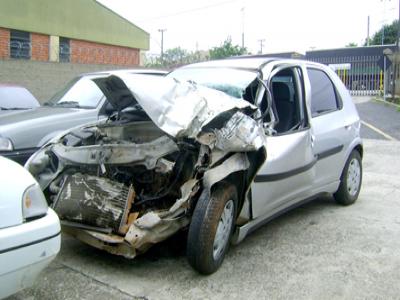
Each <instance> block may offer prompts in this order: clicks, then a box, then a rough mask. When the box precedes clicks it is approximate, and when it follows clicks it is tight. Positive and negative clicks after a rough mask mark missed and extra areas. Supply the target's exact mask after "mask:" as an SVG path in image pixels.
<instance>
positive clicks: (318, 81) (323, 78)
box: [307, 65, 353, 193]
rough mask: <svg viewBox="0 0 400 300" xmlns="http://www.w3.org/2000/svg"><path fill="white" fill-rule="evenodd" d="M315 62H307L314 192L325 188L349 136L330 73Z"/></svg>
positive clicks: (336, 172)
mask: <svg viewBox="0 0 400 300" xmlns="http://www.w3.org/2000/svg"><path fill="white" fill-rule="evenodd" d="M329 73H330V72H329V70H325V69H323V68H321V67H319V66H314V65H309V66H307V77H308V79H309V82H310V88H311V120H310V122H311V127H312V140H313V144H314V147H313V151H314V155H315V157H316V158H317V163H316V167H315V170H316V179H315V182H314V192H315V193H318V192H322V191H329V188H328V187H327V185H329V184H332V183H335V181H336V182H337V180H338V179H339V177H340V174H341V172H342V168H343V164H344V160H345V157H344V152H345V151H346V149H347V148H348V147H349V144H350V143H351V141H352V140H353V137H352V131H351V126H350V124H347V123H346V115H345V112H344V109H343V103H342V101H341V98H340V94H339V92H338V89H337V88H336V86H335V84H334V78H333V75H332V74H329Z"/></svg>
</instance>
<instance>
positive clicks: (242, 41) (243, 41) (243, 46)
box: [240, 6, 244, 49]
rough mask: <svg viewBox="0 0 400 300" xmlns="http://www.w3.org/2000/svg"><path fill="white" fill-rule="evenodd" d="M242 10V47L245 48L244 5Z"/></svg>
mask: <svg viewBox="0 0 400 300" xmlns="http://www.w3.org/2000/svg"><path fill="white" fill-rule="evenodd" d="M240 11H241V12H242V48H243V49H244V6H243V7H242V8H241V9H240Z"/></svg>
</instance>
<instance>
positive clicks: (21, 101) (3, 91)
mask: <svg viewBox="0 0 400 300" xmlns="http://www.w3.org/2000/svg"><path fill="white" fill-rule="evenodd" d="M38 106H39V102H38V101H37V100H36V99H35V97H34V96H33V95H32V94H31V93H30V92H29V91H28V90H27V89H25V88H23V87H18V86H0V110H14V109H28V108H33V107H38Z"/></svg>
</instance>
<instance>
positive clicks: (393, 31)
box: [364, 20, 399, 46]
mask: <svg viewBox="0 0 400 300" xmlns="http://www.w3.org/2000/svg"><path fill="white" fill-rule="evenodd" d="M398 26H399V21H398V20H394V21H393V23H392V24H390V25H384V26H382V28H381V29H379V31H377V32H375V33H374V35H373V36H372V38H370V39H369V44H370V45H371V46H372V45H382V33H384V35H383V44H385V45H386V44H395V43H396V39H397V30H398ZM366 45H367V42H365V44H364V46H366Z"/></svg>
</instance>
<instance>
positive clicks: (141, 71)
mask: <svg viewBox="0 0 400 300" xmlns="http://www.w3.org/2000/svg"><path fill="white" fill-rule="evenodd" d="M116 73H123V74H127V73H128V74H129V73H130V74H148V75H166V74H167V73H168V71H164V70H156V69H145V68H142V69H141V68H137V69H117V70H107V71H99V72H90V73H83V74H81V75H80V76H93V75H94V76H98V75H110V74H116Z"/></svg>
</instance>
